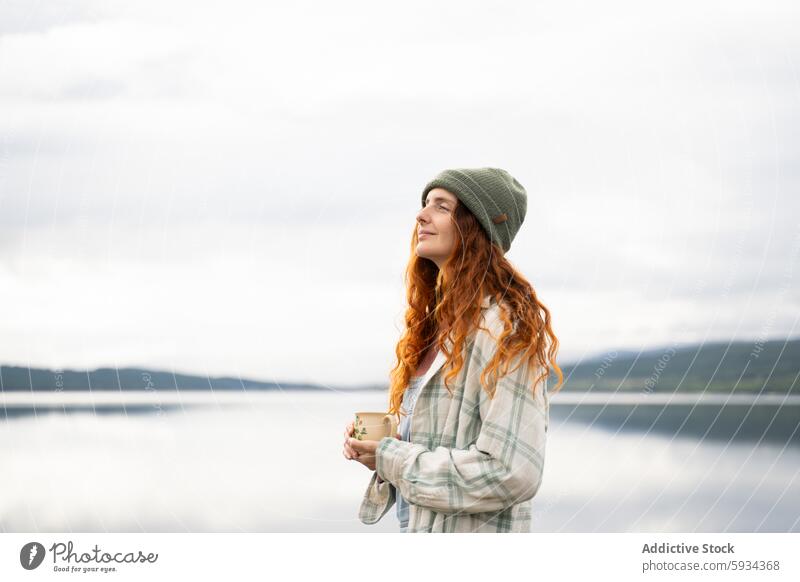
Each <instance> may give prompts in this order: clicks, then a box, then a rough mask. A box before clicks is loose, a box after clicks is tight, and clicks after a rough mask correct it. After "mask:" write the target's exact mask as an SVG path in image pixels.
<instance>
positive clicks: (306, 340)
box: [0, 0, 800, 385]
mask: <svg viewBox="0 0 800 582" xmlns="http://www.w3.org/2000/svg"><path fill="white" fill-rule="evenodd" d="M798 29H800V8H798V7H797V3H796V2H793V1H786V2H769V1H764V0H750V1H747V2H731V1H725V2H707V1H702V0H701V1H698V0H692V1H677V2H661V3H658V4H655V3H643V2H638V1H630V2H602V3H599V2H569V1H566V2H565V1H563V0H562V1H559V2H555V1H553V2H536V3H530V2H502V3H491V5H489V4H487V3H485V2H466V1H464V0H460V1H458V2H404V3H402V4H399V5H398V4H385V3H376V2H367V1H364V2H346V1H342V2H321V1H320V2H290V3H286V2H284V3H274V4H269V5H268V4H267V3H265V2H237V1H229V2H226V3H224V4H220V3H215V4H214V5H213V6H208V7H203V6H200V5H198V3H196V2H189V1H173V0H158V1H153V2H150V1H141V0H137V1H136V2H133V1H130V2H124V3H123V2H109V1H108V0H96V1H83V2H30V1H27V0H10V1H9V0H3V1H2V2H0V292H1V293H2V297H1V299H2V300H0V321H2V334H0V362H2V363H4V364H12V365H31V366H52V367H57V366H61V367H65V368H82V367H92V368H93V367H97V366H129V365H140V366H152V367H157V368H164V369H173V370H176V371H179V372H188V373H198V374H213V375H223V374H224V375H237V374H238V375H242V376H247V377H254V378H263V379H276V380H288V381H306V380H307V381H313V382H320V383H327V384H331V385H344V384H351V383H352V384H356V383H366V382H385V381H386V380H387V378H388V372H389V370H390V369H391V366H392V365H393V363H394V346H395V343H396V341H397V339H398V337H399V333H400V329H401V325H402V315H403V306H404V289H403V270H404V268H405V265H406V262H407V260H408V256H409V252H410V245H409V243H410V237H411V233H412V230H413V227H414V217H415V214H416V212H417V211H418V209H419V204H420V193H421V190H422V187H423V186H424V185H425V183H426V182H427V181H428V180H429V179H430V178H431V177H432V176H433V175H435V174H436V173H437V172H439V171H440V170H442V169H444V168H448V167H474V166H495V167H502V168H505V169H507V170H508V171H509V172H511V174H512V175H514V176H515V177H516V178H517V179H518V180H519V181H520V182H521V183H522V184H523V185H524V186H525V187H526V189H527V191H528V195H529V204H528V215H527V218H526V220H525V223H524V224H523V226H522V229H521V231H520V232H519V234H518V235H517V238H516V239H515V241H514V244H513V246H512V249H511V251H510V252H509V254H508V257H509V259H510V260H511V261H512V263H513V264H514V265H515V266H516V267H517V268H518V269H519V270H520V271H521V272H522V273H523V274H524V275H525V276H526V277H527V278H528V279H529V280H530V281H531V282H532V283H533V285H534V287H535V288H536V290H537V293H538V296H539V298H540V299H541V300H542V301H543V302H544V304H545V305H547V306H548V308H549V309H550V310H551V312H552V315H553V327H554V329H555V332H556V334H557V335H558V337H559V339H560V341H561V345H562V349H561V358H562V363H567V362H569V361H577V360H580V359H582V358H586V357H589V356H591V355H594V354H596V353H598V352H601V351H603V350H607V349H613V348H617V349H632V350H639V349H644V348H650V347H657V346H658V347H660V346H668V345H672V344H673V343H681V344H682V343H686V342H698V343H699V342H704V341H711V340H726V341H728V340H747V341H757V340H758V339H764V338H767V339H775V338H785V337H787V336H796V335H798V329H797V327H796V324H797V316H798V313H800V292H799V291H798V289H800V285H798V279H799V278H800V272H798V271H800V266H798V263H800V218H799V217H800V197H799V196H798V195H799V194H800V188H798V186H800V159H798V156H800V148H799V147H798V146H800V133H798V128H800V119H798V112H799V111H800V108H799V107H798V105H800V35H798V34H797V30H798Z"/></svg>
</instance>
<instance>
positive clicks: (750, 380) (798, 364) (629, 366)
mask: <svg viewBox="0 0 800 582" xmlns="http://www.w3.org/2000/svg"><path fill="white" fill-rule="evenodd" d="M561 369H562V371H563V372H564V380H565V383H564V387H563V388H562V389H563V390H570V391H580V390H592V391H609V390H612V391H616V390H619V391H626V392H674V391H675V390H676V389H677V390H678V391H679V392H698V391H703V390H706V391H709V392H717V393H728V392H732V391H735V392H744V393H753V392H759V391H762V389H763V392H764V393H773V394H775V393H778V394H786V393H787V392H788V393H793V394H794V393H800V386H798V384H800V382H798V379H797V376H798V372H800V339H791V340H789V341H786V340H770V341H766V342H763V343H760V344H757V343H756V342H754V341H749V342H735V343H731V344H728V343H727V342H714V343H707V344H705V345H703V346H700V345H691V346H682V347H676V348H670V347H669V346H667V347H663V348H658V349H650V350H646V351H642V352H640V353H636V352H631V351H630V350H626V351H622V350H620V351H616V352H615V351H613V350H612V351H608V352H604V353H601V354H598V355H596V356H592V358H591V359H588V360H586V361H582V362H580V363H574V364H565V365H563V366H561ZM555 382H556V377H555V375H554V374H551V376H550V378H549V380H548V386H550V387H552V386H553V385H554V384H555Z"/></svg>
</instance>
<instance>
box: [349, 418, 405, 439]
mask: <svg viewBox="0 0 800 582" xmlns="http://www.w3.org/2000/svg"><path fill="white" fill-rule="evenodd" d="M397 426H398V424H397V417H396V416H395V415H394V414H386V413H385V412H356V420H355V422H354V423H353V438H354V439H358V440H360V441H379V440H381V439H382V438H383V437H394V436H395V435H396V434H397Z"/></svg>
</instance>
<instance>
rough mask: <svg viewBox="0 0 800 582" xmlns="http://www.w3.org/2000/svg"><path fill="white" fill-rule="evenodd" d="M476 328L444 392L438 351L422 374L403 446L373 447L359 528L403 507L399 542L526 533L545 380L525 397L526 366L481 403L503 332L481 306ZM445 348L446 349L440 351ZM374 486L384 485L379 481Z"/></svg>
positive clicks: (538, 466)
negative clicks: (406, 536)
mask: <svg viewBox="0 0 800 582" xmlns="http://www.w3.org/2000/svg"><path fill="white" fill-rule="evenodd" d="M481 307H482V309H483V311H482V316H483V319H482V323H481V327H484V328H487V329H481V328H480V327H479V328H478V330H477V331H475V332H473V334H471V335H470V337H469V338H468V340H467V343H466V345H465V360H464V366H463V368H462V369H461V371H460V372H459V374H458V376H456V377H455V378H454V379H453V381H451V383H450V387H451V389H452V391H453V395H452V397H451V396H450V393H449V392H448V391H447V389H446V388H445V386H444V374H445V372H446V370H443V369H442V365H443V364H444V362H445V357H444V354H443V352H440V353H439V354H438V355H437V357H436V359H435V360H434V362H433V363H432V364H431V367H430V369H429V370H428V372H427V373H426V375H425V378H424V379H423V381H422V386H421V388H420V393H419V395H418V397H417V402H416V405H415V407H414V414H413V415H412V417H411V437H410V442H407V441H401V440H398V439H396V438H394V437H385V438H383V439H381V441H380V442H379V445H378V448H377V451H376V453H375V454H376V459H375V468H376V470H375V472H374V473H373V474H372V479H371V480H370V482H369V485H368V487H367V490H366V492H365V494H364V498H363V500H362V503H361V507H360V509H359V519H360V520H361V522H362V523H365V524H374V523H376V522H378V521H379V520H380V519H381V518H382V517H383V516H384V515H385V514H386V512H387V511H389V509H391V507H392V506H393V505H394V504H395V501H396V493H397V491H396V489H399V490H400V494H401V495H402V496H403V497H404V498H405V499H406V500H407V501H408V503H409V522H408V530H407V531H408V533H418V532H429V533H433V532H437V533H438V532H529V531H530V527H531V504H532V501H531V500H532V498H533V497H534V495H536V493H537V491H538V490H539V487H540V485H541V483H542V476H543V470H544V456H545V443H546V436H547V435H546V433H547V428H548V424H549V417H550V406H549V397H548V395H547V379H546V378H545V379H544V380H543V381H542V384H541V385H540V386H538V387H537V389H536V395H535V396H534V394H533V390H532V384H533V378H535V377H536V376H537V375H539V374H541V372H542V371H543V370H537V371H536V374H531V370H530V368H529V366H528V365H527V364H523V365H522V366H520V367H519V368H518V369H517V370H515V371H513V372H511V371H510V370H511V369H512V368H514V366H516V365H517V363H518V361H519V360H514V361H512V362H511V364H510V366H509V373H508V374H506V375H505V376H504V377H502V378H501V379H500V380H499V382H498V383H497V386H496V391H495V394H494V397H493V398H491V399H490V398H489V396H488V395H487V394H486V392H485V391H484V389H483V388H482V387H481V385H480V374H481V371H482V370H483V369H484V367H485V366H486V364H487V363H488V362H489V360H491V358H492V356H493V355H494V353H495V351H496V350H497V339H498V338H499V336H500V333H501V332H502V330H503V321H502V319H500V317H499V310H500V308H499V306H498V305H497V304H495V303H492V302H490V299H489V297H487V298H485V299H484V301H483V304H482V306H481ZM448 348H452V344H448ZM378 477H380V478H381V479H383V482H380V483H379V482H378Z"/></svg>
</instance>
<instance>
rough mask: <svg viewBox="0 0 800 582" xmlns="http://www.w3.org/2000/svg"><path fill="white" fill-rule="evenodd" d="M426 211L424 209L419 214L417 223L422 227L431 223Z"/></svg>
mask: <svg viewBox="0 0 800 582" xmlns="http://www.w3.org/2000/svg"><path fill="white" fill-rule="evenodd" d="M426 210H427V208H422V209H421V210H420V211H419V212H417V223H418V224H420V225H422V226H424V225H425V224H426V223H428V222H429V220H428V216H427V214H426Z"/></svg>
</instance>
